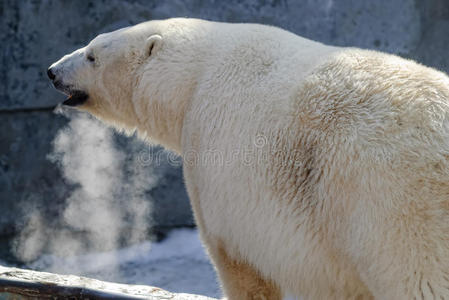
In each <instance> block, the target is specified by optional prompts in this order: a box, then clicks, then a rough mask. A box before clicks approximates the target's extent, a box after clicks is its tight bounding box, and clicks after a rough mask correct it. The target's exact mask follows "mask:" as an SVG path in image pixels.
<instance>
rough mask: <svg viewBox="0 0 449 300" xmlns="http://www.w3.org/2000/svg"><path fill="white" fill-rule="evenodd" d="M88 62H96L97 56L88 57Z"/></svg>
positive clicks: (90, 55)
mask: <svg viewBox="0 0 449 300" xmlns="http://www.w3.org/2000/svg"><path fill="white" fill-rule="evenodd" d="M87 60H88V61H90V62H95V56H93V55H92V54H89V55H87Z"/></svg>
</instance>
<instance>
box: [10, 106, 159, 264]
mask: <svg viewBox="0 0 449 300" xmlns="http://www.w3.org/2000/svg"><path fill="white" fill-rule="evenodd" d="M65 113H66V114H67V113H68V114H69V116H70V118H71V121H70V122H69V124H68V125H67V127H65V128H63V129H61V130H60V131H59V132H58V134H57V136H56V138H55V140H54V142H53V148H54V149H53V153H52V154H50V155H49V159H50V160H52V161H53V162H55V163H57V164H58V165H59V166H60V168H61V170H62V174H63V176H64V178H65V179H66V180H67V182H68V183H70V184H72V185H74V186H75V188H74V190H73V191H72V192H71V194H70V196H69V197H68V198H67V199H66V203H65V208H64V210H63V213H62V214H61V216H60V220H58V222H57V223H58V224H61V225H60V226H58V227H57V228H55V227H54V225H52V224H55V222H50V221H49V220H46V218H45V217H44V216H43V215H42V214H41V212H40V211H39V209H31V211H32V213H31V214H30V215H29V219H28V223H27V225H26V226H25V229H24V230H23V231H22V233H21V234H20V235H19V236H18V237H17V239H16V241H15V253H16V255H17V256H18V257H19V258H20V259H22V260H23V261H25V262H32V261H35V260H36V259H37V258H39V260H38V265H35V266H34V267H36V268H38V269H46V270H50V271H52V272H70V273H77V270H74V269H70V270H64V269H61V265H60V264H58V263H57V261H58V259H57V257H72V258H73V257H76V256H79V255H81V254H85V253H89V252H104V251H109V250H113V249H117V248H120V247H121V246H123V245H130V244H134V243H137V242H140V241H143V240H145V238H147V237H148V234H149V229H150V228H149V227H150V220H149V217H150V202H149V201H148V200H147V199H146V197H145V192H146V191H148V190H149V189H151V188H152V187H154V186H155V184H156V183H157V178H156V176H154V174H149V170H148V167H146V168H145V165H143V164H142V163H140V162H139V160H138V157H139V156H138V155H133V156H131V158H130V157H127V155H126V154H125V153H124V152H123V151H122V150H119V149H118V148H117V147H116V144H115V142H116V141H115V140H114V134H113V131H112V130H111V129H109V128H106V127H105V126H104V125H102V124H101V123H100V122H99V121H97V120H96V119H94V118H92V117H90V116H88V115H87V114H84V113H79V112H65ZM47 205H52V201H51V199H49V200H48V204H47ZM28 209H29V208H28ZM43 253H47V254H51V255H45V256H42V254H43ZM105 257H108V260H111V256H105ZM105 263H107V264H108V267H109V268H110V266H111V265H113V264H114V262H113V261H108V262H105ZM35 264H36V262H35ZM70 265H71V267H72V268H73V267H75V266H76V263H73V264H70Z"/></svg>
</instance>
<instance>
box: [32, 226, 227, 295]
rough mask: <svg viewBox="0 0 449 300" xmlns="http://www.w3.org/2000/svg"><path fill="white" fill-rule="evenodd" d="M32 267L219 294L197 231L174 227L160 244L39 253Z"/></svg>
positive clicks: (177, 289) (170, 288) (185, 290)
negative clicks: (67, 253) (62, 253)
mask: <svg viewBox="0 0 449 300" xmlns="http://www.w3.org/2000/svg"><path fill="white" fill-rule="evenodd" d="M29 267H30V268H32V269H34V270H39V271H47V272H54V273H59V274H73V275H80V276H86V277H90V278H95V279H99V280H105V281H113V282H118V283H127V284H145V285H151V286H157V287H160V288H162V289H165V290H168V291H171V292H178V293H192V294H199V295H205V296H210V297H217V298H219V297H221V292H220V289H219V287H218V284H217V278H216V275H215V271H214V269H213V267H212V265H211V264H210V262H209V259H208V257H207V256H206V254H205V252H204V248H203V246H202V245H201V242H200V240H199V236H198V232H197V231H196V230H193V229H177V230H173V231H171V232H170V234H169V235H168V237H167V238H166V239H165V240H163V241H162V242H160V243H150V242H145V243H142V244H138V245H134V246H131V247H128V248H124V249H119V250H116V251H112V252H107V253H94V254H86V255H83V256H77V257H67V258H64V257H56V256H51V255H47V256H43V257H41V258H40V259H39V260H38V261H36V262H34V263H33V264H31V265H30V266H29Z"/></svg>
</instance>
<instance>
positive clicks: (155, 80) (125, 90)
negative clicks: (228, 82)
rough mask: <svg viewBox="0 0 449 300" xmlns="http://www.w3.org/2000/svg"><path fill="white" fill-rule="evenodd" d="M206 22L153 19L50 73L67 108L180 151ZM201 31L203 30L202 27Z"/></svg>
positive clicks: (103, 39) (100, 40)
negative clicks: (181, 137)
mask: <svg viewBox="0 0 449 300" xmlns="http://www.w3.org/2000/svg"><path fill="white" fill-rule="evenodd" d="M204 23H205V22H204V21H200V20H195V19H181V18H179V19H168V20H164V21H149V22H145V23H141V24H138V25H135V26H131V27H127V28H123V29H120V30H117V31H114V32H110V33H106V34H101V35H99V36H97V37H96V38H95V39H93V40H92V41H91V42H90V43H89V44H88V45H87V46H85V47H83V48H80V49H78V50H76V51H74V52H72V53H71V54H68V55H66V56H64V57H62V58H61V59H60V60H59V61H57V62H55V63H54V64H52V65H51V66H50V68H49V69H48V76H49V78H50V79H51V80H52V82H53V84H54V86H55V87H56V89H58V90H59V91H61V92H63V93H64V94H66V95H67V96H68V98H67V99H66V100H65V101H64V102H63V104H64V105H68V106H75V107H76V108H78V109H81V110H85V111H88V112H89V113H91V114H93V115H94V116H96V117H98V118H99V119H101V120H103V121H106V122H108V123H109V124H112V125H114V126H116V127H119V128H120V129H124V130H125V131H131V132H132V131H134V130H137V131H138V132H139V134H141V135H143V136H145V137H148V138H150V139H153V140H155V141H156V142H159V143H162V144H164V145H165V146H167V147H169V148H172V149H174V150H177V149H176V148H179V139H180V135H181V128H182V122H183V117H184V108H185V106H186V104H187V103H188V101H189V97H191V95H192V93H193V90H194V84H195V82H196V79H195V78H196V77H197V75H198V73H199V71H200V69H201V63H200V62H201V61H204V59H203V58H204V57H203V56H202V54H201V52H202V51H198V47H197V46H198V38H200V36H201V34H199V32H201V30H197V29H195V28H196V27H198V26H200V25H201V24H203V25H204ZM200 27H201V26H200Z"/></svg>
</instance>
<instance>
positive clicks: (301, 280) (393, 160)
mask: <svg viewBox="0 0 449 300" xmlns="http://www.w3.org/2000/svg"><path fill="white" fill-rule="evenodd" d="M154 34H157V35H160V36H161V37H162V38H161V39H160V41H159V42H160V43H161V44H158V47H157V48H155V49H156V51H155V52H154V53H151V55H150V56H149V57H147V56H146V55H147V54H148V51H147V50H148V49H147V46H146V45H147V39H148V38H149V37H150V36H152V35H154ZM104 45H107V47H106V48H104V47H102V46H104ZM86 51H94V52H96V55H98V57H99V62H98V64H99V65H98V66H97V67H96V68H94V67H92V66H88V65H87V64H86V63H85V62H83V63H82V64H81V63H74V62H73V60H71V58H70V57H66V58H65V60H64V59H63V60H62V61H61V62H58V63H56V64H55V65H54V66H55V67H56V68H58V67H59V68H62V67H61V65H63V64H64V65H68V61H72V62H71V65H76V66H77V67H76V68H75V67H73V68H74V70H75V69H76V70H78V71H77V73H76V74H75V75H73V72H74V71H72V70H71V69H70V68H68V69H67V68H66V71H65V73H64V72H63V74H64V75H63V78H65V80H66V81H70V82H71V83H73V84H75V85H77V87H78V88H82V89H84V90H86V91H88V92H89V94H90V95H91V98H90V99H89V100H88V103H87V104H86V105H83V106H81V107H80V108H81V109H86V110H88V111H90V112H92V113H93V114H95V115H97V116H98V117H99V118H102V119H104V120H106V121H108V122H112V123H114V124H115V125H116V126H118V127H119V128H124V129H126V130H133V129H137V131H138V132H139V134H140V135H142V136H143V137H147V138H149V139H153V140H155V141H156V142H159V143H161V144H163V145H165V146H166V147H169V148H170V149H173V150H174V151H176V152H178V153H180V154H181V155H183V157H184V160H185V161H184V172H185V180H186V185H187V188H188V191H189V195H190V197H191V201H192V206H193V209H194V212H195V217H196V220H197V223H198V226H199V228H200V232H201V234H202V237H203V239H204V241H205V243H206V246H207V247H209V246H210V247H212V243H211V241H213V240H214V239H215V240H220V241H222V242H223V243H224V245H225V248H226V251H227V252H228V254H229V256H230V257H232V258H234V259H236V260H239V261H243V262H245V263H247V264H249V265H251V266H252V267H253V268H254V269H255V270H257V271H258V272H259V273H260V274H261V276H262V277H264V278H265V279H267V280H271V281H273V282H274V283H275V284H276V285H277V286H279V288H280V289H281V291H282V294H283V295H286V294H290V295H293V296H295V297H304V299H331V298H333V299H349V298H356V297H358V296H360V297H362V298H370V297H371V296H373V297H375V298H378V299H412V298H413V297H415V298H417V299H424V298H425V299H427V298H429V299H430V298H433V297H435V298H439V297H441V298H444V299H445V298H449V290H448V288H449V184H448V182H449V169H448V159H449V123H448V121H447V116H448V113H449V106H448V97H449V89H448V86H449V79H448V77H447V76H446V75H444V74H442V73H440V72H438V71H435V70H433V69H430V68H426V67H424V66H421V65H419V64H416V63H414V62H412V61H407V60H404V59H402V58H399V57H396V56H392V55H387V54H382V53H379V52H373V51H365V50H360V49H346V48H336V47H330V46H325V45H323V44H320V43H317V42H313V41H310V40H307V39H304V38H301V37H299V36H296V35H294V34H292V33H289V32H286V31H283V30H281V29H278V28H274V27H269V26H263V25H255V24H225V23H214V22H207V21H201V20H195V19H169V20H165V21H151V22H147V23H142V24H139V25H137V26H134V27H130V28H127V29H124V30H121V31H119V32H113V33H110V34H106V35H102V36H100V37H98V38H97V39H95V40H94V41H93V42H91V44H89V45H88V46H86V48H83V49H81V50H79V52H77V53H78V54H79V53H84V52H86ZM74 56H75V55H74ZM111 66H112V67H111ZM61 72H62V71H61ZM106 72H107V73H106ZM70 74H71V75H70ZM79 74H85V76H86V77H85V78H90V79H89V81H86V80H83V79H82V76H81V75H79Z"/></svg>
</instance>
